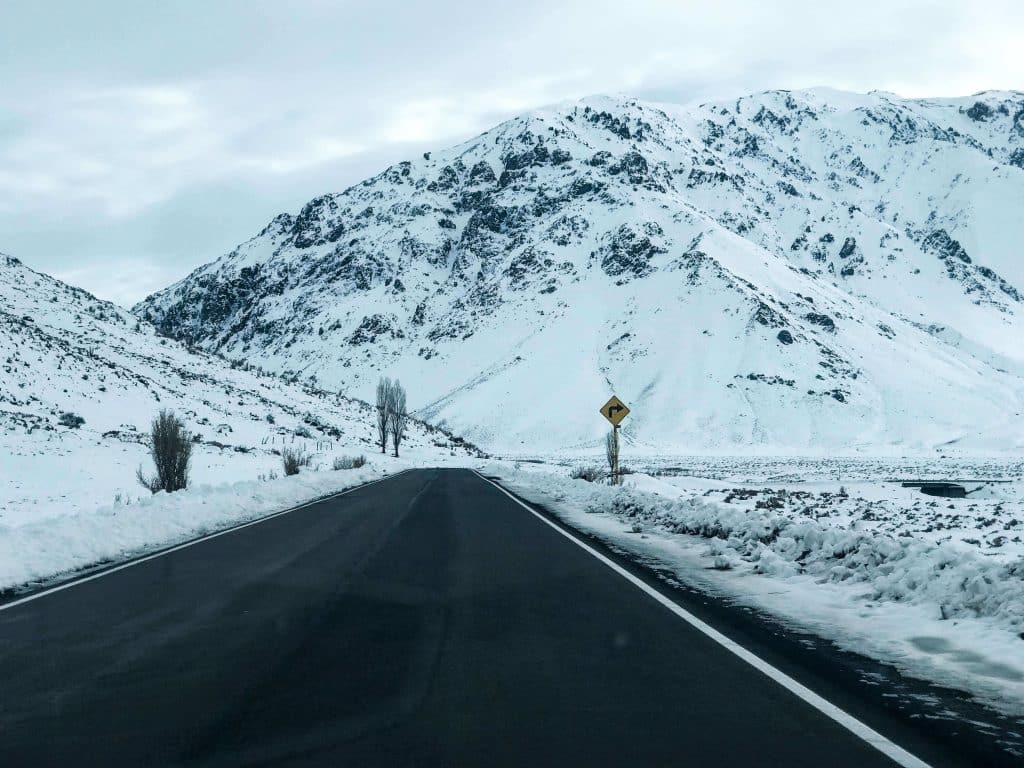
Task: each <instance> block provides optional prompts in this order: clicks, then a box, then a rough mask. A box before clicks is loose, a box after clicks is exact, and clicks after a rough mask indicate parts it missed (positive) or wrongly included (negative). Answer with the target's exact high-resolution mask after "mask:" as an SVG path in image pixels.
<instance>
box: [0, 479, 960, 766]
mask: <svg viewBox="0 0 1024 768" xmlns="http://www.w3.org/2000/svg"><path fill="white" fill-rule="evenodd" d="M878 725H881V726H882V728H880V730H881V731H882V732H885V731H886V725H887V722H886V721H885V719H884V717H882V716H879V718H878V719H877V721H876V722H875V723H873V726H874V727H878ZM903 729H905V725H903V724H899V723H893V724H892V728H891V729H890V730H891V731H892V732H895V733H901V732H902V730H903ZM933 754H941V752H936V751H935V750H933ZM179 764H184V765H197V766H219V765H329V766H340V765H351V766H375V765H389V766H390V765H409V766H502V765H510V766H527V765H529V766H539V765H559V766H576V765H586V766H603V765H608V766H623V765H633V766H662V765H666V766H667V765H690V766H705V765H706V766H733V765H737V766H739V765H742V766H759V765H764V766H769V765H770V766H815V767H817V766H823V765H828V766H832V767H834V768H840V767H842V766H856V767H857V768H870V767H871V766H891V765H894V764H896V763H894V762H893V761H892V760H891V759H890V758H889V757H886V756H885V755H884V754H883V753H882V752H880V751H879V750H877V749H876V748H875V747H873V746H871V745H870V744H868V743H866V742H865V741H864V740H863V739H861V738H859V737H858V736H856V735H854V734H853V733H851V731H850V730H848V729H847V728H845V727H843V726H842V725H840V724H839V723H837V722H836V721H835V720H833V719H830V718H829V717H826V716H825V715H823V714H822V713H821V712H820V711H818V710H817V709H815V708H813V707H812V706H811V705H809V704H808V703H807V702H806V701H805V700H803V699H801V698H800V697H798V696H796V695H794V694H793V693H792V692H790V691H789V690H787V689H785V688H784V687H782V686H781V685H780V684H779V683H778V682H776V681H775V680H772V679H770V678H769V677H768V676H766V675H765V674H762V673H761V672H759V671H758V670H756V669H754V668H753V667H752V666H750V664H748V663H746V662H745V661H743V660H742V659H740V658H738V657H737V656H736V655H734V654H733V653H730V652H729V651H728V650H726V649H725V648H723V647H722V646H721V645H720V644H718V643H716V642H715V641H714V640H712V639H711V638H709V637H708V636H707V635H705V634H703V633H701V632H699V631H697V630H696V629H694V628H693V627H692V626H691V625H689V624H688V623H686V622H685V621H683V620H682V619H680V618H679V616H677V615H676V614H674V613H673V612H672V611H670V610H668V609H666V607H665V606H664V605H663V604H661V603H659V602H658V601H657V600H656V599H654V598H653V597H652V596H651V595H650V594H648V593H646V592H644V591H642V590H641V589H639V588H638V587H637V585H636V584H634V583H631V582H630V581H629V580H628V579H627V578H624V577H623V576H622V574H620V573H616V572H615V571H614V570H613V569H612V568H610V567H609V566H608V565H607V564H606V563H603V562H601V561H600V560H599V559H597V558H595V557H594V556H593V555H592V554H590V553H588V552H587V551H586V550H585V549H583V548H581V547H580V546H578V545H576V544H575V543H573V542H572V541H571V540H569V539H568V538H567V537H565V536H564V535H562V534H560V533H559V532H558V531H557V530H555V529H554V528H552V526H551V525H549V524H547V523H545V522H544V521H543V520H541V519H539V518H538V517H537V516H535V515H534V514H531V513H530V512H529V511H528V510H526V509H524V508H523V507H522V506H520V505H519V504H518V503H516V501H515V500H513V499H512V498H510V497H509V496H508V495H506V494H504V493H503V492H502V491H501V490H499V489H498V488H496V487H494V486H493V485H491V484H490V483H488V482H487V481H485V480H484V479H482V478H481V477H480V476H478V475H476V474H475V473H473V472H470V471H467V470H416V471H411V472H406V473H403V474H400V475H397V476H395V477H392V478H389V479H387V480H385V481H383V482H380V483H377V484H374V485H370V486H367V487H364V488H361V489H359V490H356V491H354V492H352V493H349V494H347V495H344V496H340V497H337V498H335V499H332V500H328V501H324V502H321V503H318V504H315V505H312V506H309V507H306V508H303V509H299V510H296V511H294V512H291V513H288V514H285V515H282V516H279V517H275V518H273V519H270V520H267V521H265V522H262V523H259V524H257V525H252V526H249V527H245V528H242V529H240V530H238V531H235V532H232V533H229V534H226V535H223V536H220V537H217V538H213V539H209V540H206V541H202V542H200V543H198V544H196V545H194V546H190V547H187V548H184V549H180V550H177V551H174V552H171V553H169V554H166V555H163V556H160V557H156V558H153V559H150V560H147V561H146V562H142V563H139V564H138V565H135V566H132V567H130V568H126V569H123V570H119V571H116V572H113V573H110V574H108V575H104V576H102V577H100V578H96V579H93V580H91V581H88V582H85V583H80V584H76V585H74V586H72V587H70V588H67V589H64V590H61V591H57V592H54V593H51V594H47V595H44V596H42V597H39V598H38V599H34V600H31V601H28V602H24V603H21V604H17V605H11V606H9V607H8V608H6V609H3V608H0V765H3V766H21V765H25V766H44V765H55V766H57V765H60V766H65V765H76V766H81V765H103V766H111V765H179ZM931 764H934V765H945V764H947V763H945V762H934V761H932V762H931ZM948 764H954V762H953V761H952V759H951V762H950V763H948ZM955 764H961V763H959V762H957V763H955Z"/></svg>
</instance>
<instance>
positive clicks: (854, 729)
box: [474, 470, 931, 768]
mask: <svg viewBox="0 0 1024 768" xmlns="http://www.w3.org/2000/svg"><path fill="white" fill-rule="evenodd" d="M475 471H476V470H474V472H475ZM476 474H477V476H478V477H479V478H480V479H481V480H483V481H485V482H487V483H490V484H491V485H493V486H494V487H495V488H497V489H498V490H499V491H501V492H502V493H504V494H505V495H506V496H508V497H509V498H510V499H512V501H514V502H515V503H516V504H518V505H519V506H521V507H522V508H523V509H525V510H527V511H528V512H530V514H532V515H534V516H535V517H536V518H537V519H539V520H540V521H541V522H543V523H545V524H546V525H549V526H551V527H552V528H553V529H554V530H556V531H557V532H558V533H560V534H562V535H563V536H565V538H567V539H569V541H571V542H573V543H574V544H576V545H577V546H579V547H581V548H582V549H584V550H585V551H586V552H587V553H589V554H590V555H592V556H594V557H595V558H597V559H598V560H600V561H601V562H602V563H604V564H605V565H606V566H608V567H609V568H611V569H612V570H613V571H615V572H616V573H617V574H619V575H620V576H621V577H622V578H624V579H625V580H626V581H628V582H630V583H631V584H632V585H633V586H635V587H636V588H637V589H640V590H642V591H644V592H646V593H647V594H648V595H650V596H651V597H653V598H654V599H655V600H657V601H658V602H659V603H661V604H662V605H663V606H665V607H666V608H668V609H669V610H670V611H672V613H674V614H675V615H676V616H678V617H679V618H681V619H682V620H683V621H685V622H686V623H687V624H689V625H690V626H692V627H693V628H694V629H696V630H698V631H699V632H701V633H703V634H704V635H706V636H707V637H709V638H711V639H712V640H714V641H715V642H716V643H718V644H719V645H721V646H722V647H723V648H725V649H726V650H728V651H730V652H732V653H733V654H735V655H736V656H738V657H740V658H741V659H743V661H745V662H747V663H748V664H749V665H750V666H752V667H754V669H756V670H758V671H759V672H761V673H763V674H765V675H767V676H768V677H770V678H771V679H772V680H774V681H775V682H776V683H778V684H779V685H781V686H782V687H783V688H785V689H786V690H788V691H789V692H790V693H792V694H793V695H795V696H797V697H798V698H800V699H802V700H803V701H805V702H807V703H808V704H810V705H811V706H812V707H814V708H815V709H816V710H818V711H819V712H821V713H822V714H823V715H825V716H826V717H828V718H830V719H832V720H834V721H835V722H836V723H838V724H839V725H841V726H843V727H844V728H846V730H848V731H850V732H851V733H852V734H854V735H855V736H857V737H858V738H860V739H861V740H863V741H865V742H867V743H868V744H870V745H871V746H872V747H874V748H875V749H877V750H878V751H879V752H882V753H883V754H885V755H886V756H887V757H889V758H891V759H892V760H894V761H895V762H896V763H897V764H898V765H901V766H904V768H931V766H930V765H929V764H928V763H926V762H924V761H923V760H921V759H920V758H919V757H916V756H915V755H912V754H911V753H910V752H907V750H905V749H903V747H901V746H899V745H898V744H894V743H893V742H891V741H889V739H887V738H885V736H883V735H882V734H880V733H878V732H877V731H875V730H874V729H872V728H870V727H869V726H867V725H865V724H864V723H862V722H861V721H860V720H858V719H857V718H855V717H854V716H853V715H851V714H849V713H848V712H846V711H845V710H842V709H840V708H839V707H837V706H836V705H835V704H833V703H832V702H830V701H828V700H827V699H825V698H823V697H821V696H819V695H818V694H816V693H815V692H814V691H812V690H811V689H810V688H808V687H807V686H805V685H802V684H801V683H799V682H797V681H796V680H794V679H793V678H792V677H790V676H789V675H787V674H786V673H785V672H783V671H782V670H780V669H777V668H775V667H773V666H772V665H771V664H769V663H768V662H767V661H765V660H764V659H762V658H761V657H760V656H756V655H755V654H754V653H752V652H751V651H748V650H747V649H746V648H744V647H743V646H742V645H740V644H739V643H737V642H735V641H733V640H730V639H729V638H728V637H726V636H725V635H723V634H722V633H721V632H719V631H718V630H717V629H715V628H714V627H712V626H711V625H710V624H707V623H706V622H704V621H701V620H700V619H698V618H697V617H696V616H694V615H693V614H692V613H690V612H689V611H687V610H686V609H685V608H683V607H681V606H680V605H677V604H676V603H675V602H673V601H672V600H670V599H669V598H668V597H666V596H665V595H663V594H662V593H661V592H659V591H658V590H656V589H654V587H652V586H650V585H649V584H648V583H647V582H645V581H644V580H643V579H640V578H639V577H637V576H635V575H634V574H632V573H630V572H629V571H627V570H626V569H625V568H623V567H622V566H621V565H619V564H618V563H616V562H615V561H614V560H611V559H610V558H608V557H606V556H605V555H602V554H601V553H600V552H598V551H597V550H596V549H594V548H593V547H591V546H590V545H589V544H587V543H586V542H584V541H582V540H580V539H578V538H576V537H575V536H573V535H572V534H571V533H569V532H568V531H567V530H565V529H564V528H562V527H561V526H559V525H556V524H555V523H553V522H551V521H550V520H548V519H547V518H546V517H545V516H544V515H542V514H541V513H540V512H537V511H536V510H535V509H533V508H532V507H530V506H529V505H528V504H524V503H523V502H522V501H520V500H519V499H517V498H516V497H515V496H514V495H513V494H511V493H509V492H508V491H507V490H505V488H503V487H502V486H501V485H499V484H498V483H496V482H494V481H493V480H490V479H488V478H486V477H484V476H483V475H481V474H480V473H479V472H477V473H476Z"/></svg>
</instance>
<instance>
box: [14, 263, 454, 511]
mask: <svg viewBox="0 0 1024 768" xmlns="http://www.w3.org/2000/svg"><path fill="white" fill-rule="evenodd" d="M161 408H171V409H173V410H175V411H176V412H177V414H178V415H179V416H181V417H182V418H183V420H184V421H185V422H186V424H187V425H188V428H189V429H190V431H193V432H195V433H198V437H197V439H198V440H199V442H198V443H197V444H196V446H195V450H194V454H193V461H192V467H193V476H194V478H195V480H196V481H197V482H201V483H210V482H223V481H226V480H238V479H248V480H255V479H256V477H257V474H258V473H260V472H263V473H269V472H271V471H275V470H276V471H277V473H278V474H280V473H281V468H280V459H279V458H278V457H277V456H276V455H275V454H274V453H273V451H274V450H275V449H276V450H279V449H280V448H281V447H282V445H284V444H288V445H291V446H295V447H305V448H306V449H307V451H308V452H310V453H312V454H315V457H316V460H317V462H318V463H326V465H327V466H330V464H331V457H332V455H338V454H348V455H353V454H359V453H365V454H366V455H367V456H369V458H370V459H371V461H373V460H374V452H375V450H377V449H375V447H374V445H373V429H374V428H373V423H374V413H373V410H372V409H371V408H370V407H369V406H368V405H367V404H365V403H362V402H358V401H355V400H351V399H349V398H346V397H340V396H338V395H336V394H332V393H327V392H322V391H318V390H315V389H313V388H310V387H304V386H299V385H297V384H289V383H286V382H284V381H282V380H281V379H279V378H275V377H273V376H270V375H261V374H260V373H259V372H258V371H256V370H245V369H243V368H240V367H232V366H231V365H230V364H228V363H227V362H225V361H223V360H221V359H219V358H217V357H215V356H212V355H210V354H208V353H205V352H202V351H189V350H188V349H186V347H185V346H184V345H182V344H181V343H179V342H177V341H174V340H171V339H167V338H162V337H160V336H159V335H157V333H156V330H155V329H154V328H153V327H152V326H151V325H149V324H148V323H146V322H145V321H140V320H139V319H138V318H136V317H134V316H132V315H131V314H130V313H128V312H127V311H125V310H123V309H121V308H119V307H117V306H115V305H113V304H110V303H108V302H105V301H100V300H99V299H96V298H95V297H94V296H92V295H91V294H89V293H86V292H85V291H83V290H81V289H78V288H73V287H71V286H68V285H65V284H64V283H62V282H60V281H59V280H56V279H54V278H51V277H49V276H47V275H43V274H40V273H38V272H34V271H33V270H31V269H29V268H27V267H25V266H24V265H23V264H21V263H20V262H19V261H17V260H16V259H14V258H11V257H9V256H5V255H2V254H0V444H2V458H0V489H2V490H0V527H2V526H3V525H4V524H9V523H14V522H18V521H21V520H24V519H29V518H32V517H34V516H37V515H40V514H57V513H66V512H68V511H74V510H89V511H91V509H93V508H95V506H96V505H97V504H99V503H109V502H110V501H111V498H112V497H113V495H114V493H115V492H117V493H120V494H121V495H122V496H124V495H125V494H133V495H139V494H141V493H144V491H143V489H141V488H140V487H139V486H138V485H137V483H136V481H135V477H134V473H135V469H136V468H137V467H138V466H140V465H143V466H148V465H149V459H148V457H147V456H146V449H145V447H144V445H143V442H144V433H145V432H147V431H148V429H149V424H150V421H151V420H152V418H153V417H154V416H155V415H156V413H157V412H158V411H159V410H160V409H161ZM75 417H77V418H75ZM78 419H84V422H79V421H78ZM406 445H407V447H408V449H409V450H411V451H413V452H417V451H419V452H421V453H424V454H428V455H429V454H430V453H436V454H440V455H444V456H448V455H449V454H451V453H452V452H453V451H454V452H457V453H459V454H460V455H463V454H464V451H465V449H464V447H463V444H462V442H461V440H460V439H458V438H451V437H450V436H449V435H445V434H443V433H442V432H440V431H436V430H431V429H428V428H427V427H425V426H424V425H422V424H418V423H413V424H412V425H411V426H410V431H409V436H408V438H407V442H406ZM47 510H49V511H47Z"/></svg>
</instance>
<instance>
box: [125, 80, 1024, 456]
mask: <svg viewBox="0 0 1024 768" xmlns="http://www.w3.org/2000/svg"><path fill="white" fill-rule="evenodd" d="M1022 211H1024V94H1022V93H1019V92H1002V93H996V92H986V93H982V94H978V95H977V96H974V97H971V98H964V99H937V100H936V99H929V100H905V99H901V98H898V97H896V96H893V95H891V94H886V93H872V94H868V95H856V94H849V93H842V92H837V91H830V90H810V91H802V92H785V91H781V92H768V93H762V94H757V95H753V96H750V97H746V98H741V99H738V100H735V101H730V102H720V103H711V104H704V105H701V106H698V107H694V108H682V107H677V106H667V105H654V104H646V103H643V102H639V101H635V100H632V99H618V98H605V97H598V98H590V99H586V100H584V101H582V102H579V103H573V104H568V105H561V106H558V107H554V108H550V109H545V110H540V111H537V112H534V113H531V114H528V115H524V116H522V117H518V118H515V119H512V120H509V121H508V122H506V123H503V124H501V125H499V126H497V127H496V128H494V129H493V130H491V131H488V132H487V133H484V134H482V135H481V136H479V137H477V138H475V139H473V140H471V141H468V142H465V143H464V144H461V145H459V146H456V147H454V148H452V149H449V150H446V151H443V152H436V153H427V154H425V155H424V156H423V157H422V158H419V159H416V160H414V161H410V162H403V163H399V164H398V165H395V166H393V167H391V168H388V169H387V170H386V171H384V172H383V173H381V174H380V175H378V176H375V177H373V178H371V179H367V180H366V181H364V182H363V183H361V184H359V185H357V186H354V187H352V188H350V189H348V190H346V191H344V192H342V193H340V194H332V195H324V196H322V197H318V198H316V199H314V200H312V201H311V202H309V203H308V204H307V205H306V206H304V207H303V209H302V210H301V211H300V212H299V213H298V215H296V216H291V215H288V214H282V215H280V216H278V217H276V218H275V219H274V220H273V221H271V222H270V224H269V225H267V227H266V228H265V229H264V230H263V231H262V232H260V233H259V234H258V235H257V236H256V237H254V238H253V239H251V240H249V241H248V242H246V243H244V244H242V245H240V246H239V247H238V248H236V249H235V250H234V251H232V252H231V253H229V254H227V255H226V256H224V257H222V258H220V259H218V260H217V261H215V262H213V263H211V264H208V265H206V266H204V267H202V268H200V269H198V270H196V271H195V272H194V273H193V274H191V275H189V276H188V277H187V278H186V279H184V280H183V281H181V282H179V283H177V284H175V285H173V286H171V287H169V288H167V289H166V290H164V291H161V292H159V293H157V294H155V295H154V296H151V297H149V298H148V299H147V300H145V301H144V302H142V303H141V304H139V305H138V306H137V307H136V308H135V310H134V311H135V313H136V314H137V315H138V316H140V317H141V318H143V319H145V320H149V321H152V322H153V323H155V324H156V325H157V327H158V328H159V329H160V330H161V331H162V332H163V333H166V334H168V335H170V336H173V337H176V338H178V339H182V340H186V341H188V342H189V343H193V344H196V345H198V346H200V347H202V348H204V349H207V350H209V351H217V352H219V353H221V354H223V355H225V356H227V357H229V358H233V359H243V360H246V361H249V362H251V363H254V364H259V365H261V366H264V367H266V368H268V369H270V370H274V371H278V372H281V373H283V374H286V375H288V376H294V377H299V378H300V379H303V380H307V381H310V382H313V383H315V384H317V385H318V386H325V387H330V388H342V389H343V390H344V391H346V392H350V393H352V394H354V395H357V396H362V397H368V396H369V395H370V393H371V390H372V387H373V385H374V384H375V383H376V381H377V378H378V376H379V375H381V374H391V375H399V376H401V378H402V379H403V380H404V381H406V382H410V383H412V386H410V387H409V389H410V402H411V405H412V406H413V407H415V408H418V409H419V410H418V413H419V414H420V415H422V416H423V417H425V418H428V419H430V420H433V421H434V422H435V423H439V424H443V425H447V426H449V427H451V428H453V429H454V430H456V431H458V432H460V433H463V434H466V435H467V436H468V437H470V438H471V439H473V440H475V441H477V442H480V443H482V444H483V445H484V446H485V447H493V448H496V449H500V450H509V451H546V450H581V449H587V448H592V447H596V446H597V445H599V442H600V440H601V437H602V434H603V432H604V430H605V427H606V425H605V424H604V422H603V421H602V420H601V419H600V417H599V416H598V415H597V412H596V409H597V407H598V406H599V405H601V403H603V402H604V400H605V399H606V397H607V396H608V395H609V394H610V393H612V392H615V393H616V394H618V395H619V396H620V397H621V398H622V399H624V400H625V401H626V402H627V403H628V404H629V405H630V407H631V408H632V409H633V411H632V414H631V415H630V417H629V418H628V420H627V421H626V422H625V424H624V434H625V438H626V439H627V441H630V442H631V443H632V444H633V447H634V449H643V450H648V451H665V452H668V451H721V452H730V451H734V450H737V449H739V448H743V449H745V450H749V449H751V448H753V449H763V450H764V451H779V450H785V451H798V452H803V451H850V450H856V449H860V448H863V449H867V450H873V451H877V450H882V449H884V450H894V451H917V450H932V449H935V448H939V449H942V450H955V449H956V448H958V447H960V448H964V449H966V450H972V451H977V450H987V449H993V450H1001V449H1006V448H1010V447H1013V446H1018V447H1019V446H1020V445H1021V444H1022V438H1021V437H1019V436H1018V434H1019V430H1018V429H1017V428H1016V424H1017V423H1018V422H1019V417H1020V415H1021V411H1022V396H1024V345H1022V343H1021V340H1022V339H1024V260H1022V259H1021V258H1020V256H1021V250H1020V249H1021V243H1022V242H1024V217H1022V216H1021V213H1022Z"/></svg>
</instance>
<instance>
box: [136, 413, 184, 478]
mask: <svg viewBox="0 0 1024 768" xmlns="http://www.w3.org/2000/svg"><path fill="white" fill-rule="evenodd" d="M149 455H150V456H152V457H153V463H154V464H155V465H156V474H155V475H153V476H152V477H146V475H145V474H144V473H143V472H142V467H139V469H138V471H137V472H136V473H135V477H136V478H137V479H138V481H139V482H140V483H141V484H142V485H143V486H144V487H145V488H148V489H149V490H150V491H151V492H152V493H156V492H157V491H167V492H168V493H173V492H174V491H180V490H182V489H184V488H186V487H188V469H189V463H190V462H191V460H192V442H191V441H190V439H189V435H188V433H187V432H186V431H185V424H184V422H182V420H181V419H179V418H178V417H177V416H175V415H174V411H169V410H167V409H166V408H165V409H163V410H162V411H160V413H159V414H158V415H157V417H156V418H155V419H153V425H152V427H151V429H150V436H149Z"/></svg>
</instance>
